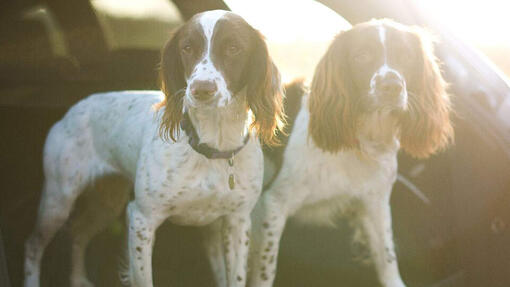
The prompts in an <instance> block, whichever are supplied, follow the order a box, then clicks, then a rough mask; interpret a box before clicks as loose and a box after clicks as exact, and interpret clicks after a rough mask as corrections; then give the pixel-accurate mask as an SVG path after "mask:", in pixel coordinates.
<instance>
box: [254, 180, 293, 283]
mask: <svg viewBox="0 0 510 287" xmlns="http://www.w3.org/2000/svg"><path fill="white" fill-rule="evenodd" d="M278 199H279V197H276V196H273V193H272V192H271V190H270V191H267V192H266V193H264V194H263V195H262V196H261V198H260V200H259V201H258V202H257V205H256V206H255V209H254V210H253V212H252V219H253V229H252V245H251V249H250V256H249V269H250V271H249V276H248V285H247V286H250V287H270V286H273V281H274V278H275V275H276V265H277V264H276V262H277V257H278V250H279V245H280V238H281V236H282V233H283V229H284V228H285V222H286V220H287V215H286V214H287V213H286V212H285V210H286V205H284V204H283V203H282V202H280V201H279V200H278Z"/></svg>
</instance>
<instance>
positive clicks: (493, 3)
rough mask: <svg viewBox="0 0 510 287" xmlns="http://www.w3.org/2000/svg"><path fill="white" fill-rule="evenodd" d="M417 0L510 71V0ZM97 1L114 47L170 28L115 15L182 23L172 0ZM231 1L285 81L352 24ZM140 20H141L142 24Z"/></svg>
mask: <svg viewBox="0 0 510 287" xmlns="http://www.w3.org/2000/svg"><path fill="white" fill-rule="evenodd" d="M413 1H415V2H416V3H417V4H418V5H419V7H420V8H421V9H424V10H428V11H429V13H428V14H429V15H432V16H433V17H435V18H436V21H438V22H439V23H442V25H441V26H442V27H447V28H448V29H449V30H450V31H452V32H453V33H454V34H455V35H457V36H458V37H459V38H461V39H463V40H465V41H466V42H468V43H469V44H471V45H473V46H475V47H477V48H479V49H480V50H481V51H482V52H484V53H485V54H486V55H487V56H488V57H489V58H490V59H492V60H493V61H494V62H495V64H496V65H498V66H499V67H500V68H501V69H502V70H503V71H504V72H506V74H507V75H510V17H509V16H508V13H509V12H510V1H508V0H413ZM91 2H92V4H93V6H94V7H95V8H96V11H97V12H98V15H99V16H100V19H102V22H103V23H105V26H108V27H106V29H105V30H106V32H107V34H109V37H108V38H109V41H110V44H111V46H112V47H113V48H121V47H125V46H139V47H149V46H150V47H157V46H158V45H161V43H160V42H161V41H164V40H166V36H167V35H168V33H167V31H166V30H165V29H164V28H163V27H162V26H157V25H155V24H154V23H152V24H151V25H154V29H153V30H154V31H157V33H156V32H155V34H154V35H152V37H151V35H140V36H135V35H133V33H124V34H119V33H117V34H116V33H115V29H116V28H115V25H116V22H115V21H113V20H112V19H123V21H124V22H126V21H127V20H126V19H138V20H140V19H148V18H151V19H154V20H158V21H159V22H167V23H172V24H173V25H174V26H177V25H178V23H180V22H182V19H181V18H180V16H179V15H178V12H177V9H176V8H175V7H174V6H173V4H172V3H171V2H170V1H167V0H91ZM225 3H226V4H227V5H228V6H229V7H230V8H231V9H232V11H234V12H236V13H238V14H240V15H241V16H243V17H244V18H245V19H246V20H247V21H248V22H249V23H250V24H251V25H253V26H254V27H255V28H257V29H259V30H260V31H261V32H262V33H263V34H264V35H265V36H266V38H267V42H268V46H269V49H270V53H271V55H272V57H273V59H274V60H275V62H276V64H277V65H278V67H279V68H280V70H281V72H282V74H283V79H284V81H290V80H292V79H294V78H297V77H304V78H307V79H310V78H311V77H312V75H313V70H314V68H315V65H316V63H317V62H318V60H319V59H320V57H321V55H322V54H323V53H324V51H325V49H326V48H327V46H328V45H329V42H330V41H331V39H332V38H333V36H334V35H335V34H336V33H338V32H339V31H341V30H343V29H348V28H349V27H350V24H349V23H347V22H346V21H345V20H344V19H343V18H342V17H341V16H340V15H338V14H337V13H335V12H334V11H332V10H330V9H329V8H327V7H326V6H324V5H322V4H320V3H319V2H316V1H314V0H257V1H255V0H226V1H225ZM106 16H107V17H106ZM107 22H108V23H107ZM124 22H123V24H124ZM139 22H140V21H138V22H137V23H138V24H136V25H140V24H139ZM133 25H135V24H134V23H133ZM133 30H135V29H133ZM133 30H130V31H131V32H132V31H133ZM145 31H147V30H145ZM158 33H159V34H158ZM161 39H163V40H161Z"/></svg>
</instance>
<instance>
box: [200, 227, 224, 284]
mask: <svg viewBox="0 0 510 287" xmlns="http://www.w3.org/2000/svg"><path fill="white" fill-rule="evenodd" d="M223 222H224V219H223V218H219V219H217V220H216V221H214V222H213V223H211V224H209V225H208V226H207V227H205V231H204V245H205V250H206V252H207V256H208V258H209V263H210V265H211V269H212V272H213V275H214V279H215V281H216V287H225V286H227V270H226V268H225V253H224V251H223Z"/></svg>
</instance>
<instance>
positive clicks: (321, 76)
mask: <svg viewBox="0 0 510 287" xmlns="http://www.w3.org/2000/svg"><path fill="white" fill-rule="evenodd" d="M345 42H346V36H345V33H340V34H339V35H338V36H336V38H335V39H334V40H333V42H332V44H331V45H330V47H329V48H328V51H327V52H326V54H325V55H324V56H323V57H322V59H321V60H320V62H319V64H318V65H317V67H316V69H315V74H314V76H313V81H312V86H311V89H310V99H309V109H310V123H309V126H308V129H309V135H310V136H311V137H312V139H313V141H314V143H315V144H316V145H317V146H318V147H319V148H321V149H322V150H325V151H329V152H338V151H340V150H341V149H349V148H355V147H357V145H358V143H357V140H356V133H355V132H356V122H357V113H356V110H355V99H354V98H353V95H352V93H351V92H349V90H350V89H349V87H350V85H351V83H350V82H351V79H350V77H349V75H348V74H349V71H348V66H347V64H346V61H347V60H346V52H345V50H346V48H345V45H346V43H345Z"/></svg>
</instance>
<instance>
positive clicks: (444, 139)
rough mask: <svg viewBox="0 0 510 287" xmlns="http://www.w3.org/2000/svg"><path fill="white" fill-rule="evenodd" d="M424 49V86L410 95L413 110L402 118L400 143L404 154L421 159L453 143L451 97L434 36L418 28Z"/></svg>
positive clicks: (420, 41)
mask: <svg viewBox="0 0 510 287" xmlns="http://www.w3.org/2000/svg"><path fill="white" fill-rule="evenodd" d="M413 33H414V34H415V36H416V37H417V38H418V42H419V46H420V49H421V55H420V57H421V59H420V61H421V63H420V64H421V65H422V69H421V77H420V79H419V81H420V84H419V85H420V87H419V89H418V90H417V91H416V92H415V93H410V94H409V97H410V98H409V110H408V111H407V112H406V113H405V114H404V117H403V119H402V123H401V126H402V130H401V135H400V143H401V146H402V148H403V149H404V151H406V152H407V153H409V154H410V155H412V156H414V157H417V158H426V157H428V156H429V155H431V154H433V153H435V152H436V151H438V150H441V149H444V148H445V147H447V146H448V145H449V144H450V143H452V142H453V138H454V132H453V127H452V124H451V121H450V110H451V107H450V97H449V94H448V93H447V91H446V88H447V84H446V82H445V80H444V79H443V77H442V75H441V70H440V68H439V62H438V60H437V58H436V56H435V55H434V49H433V47H434V46H433V44H434V43H433V41H432V38H431V36H430V35H429V34H428V33H427V32H426V31H424V30H423V29H420V28H414V30H413Z"/></svg>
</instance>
